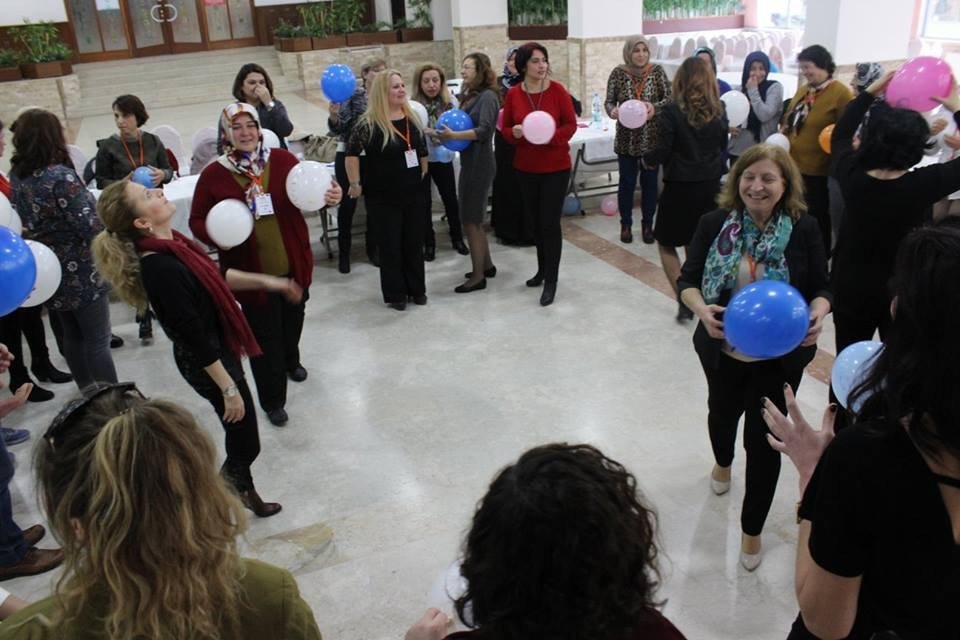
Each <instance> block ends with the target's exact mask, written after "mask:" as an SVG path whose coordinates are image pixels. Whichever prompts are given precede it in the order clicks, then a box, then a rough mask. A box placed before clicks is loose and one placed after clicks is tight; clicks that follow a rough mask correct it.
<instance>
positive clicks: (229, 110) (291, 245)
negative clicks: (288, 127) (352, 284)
mask: <svg viewBox="0 0 960 640" xmlns="http://www.w3.org/2000/svg"><path fill="white" fill-rule="evenodd" d="M221 119H222V121H223V122H222V125H223V127H222V129H223V131H224V148H225V149H226V153H224V154H223V155H222V156H220V157H219V158H218V159H217V162H215V163H213V164H211V165H209V166H208V167H207V168H206V169H204V170H203V173H201V174H200V180H198V181H197V187H196V191H194V194H193V207H192V209H191V211H190V230H191V231H193V235H194V236H195V237H196V238H198V239H199V240H201V241H203V242H205V243H207V244H209V245H214V244H215V243H214V241H213V240H212V239H211V238H210V236H209V235H208V234H207V227H206V219H207V214H208V213H209V212H210V209H211V208H213V206H214V205H215V204H217V203H218V202H221V201H223V200H228V199H236V200H240V201H242V202H246V203H247V206H249V207H250V211H251V212H252V213H253V215H254V218H255V219H256V222H254V226H253V233H251V234H250V237H249V238H248V239H247V240H246V241H245V242H243V243H241V244H239V245H237V246H236V247H232V248H230V249H222V248H221V249H220V250H219V257H220V268H221V269H222V270H223V271H224V273H226V271H227V270H228V269H231V268H232V269H242V270H243V271H250V272H254V273H263V274H266V275H271V276H278V277H283V278H292V279H293V280H295V281H296V283H297V284H298V285H299V286H300V287H301V288H302V289H303V297H302V298H300V299H298V300H297V301H296V302H291V301H290V300H289V299H286V298H285V297H284V296H282V295H280V294H279V293H276V292H270V291H251V292H247V293H241V294H240V295H238V296H237V299H238V300H239V301H240V303H241V304H242V305H243V313H244V315H245V316H246V318H247V322H248V323H250V327H251V328H252V329H253V333H254V335H255V336H256V338H257V342H259V343H260V346H261V348H262V349H263V355H262V356H259V357H256V358H251V359H250V368H251V369H252V371H253V379H254V382H256V385H257V396H258V397H259V399H260V406H261V407H262V408H263V410H264V411H266V413H267V418H268V419H269V420H270V422H271V423H272V424H274V425H275V426H278V427H279V426H282V425H284V424H286V422H287V419H288V418H287V412H286V410H285V408H284V407H285V405H286V403H287V377H288V376H289V378H290V379H291V380H293V381H294V382H302V381H304V380H306V379H307V370H306V369H304V367H303V365H302V364H301V363H300V334H301V333H302V331H303V316H304V305H305V304H306V302H307V299H309V297H310V294H309V291H308V289H309V287H310V282H311V280H312V279H313V252H312V251H311V250H310V234H309V232H308V231H307V223H306V221H305V220H304V219H303V214H302V213H301V212H300V209H298V208H297V207H296V206H295V205H294V204H293V203H292V202H290V198H289V197H287V186H286V185H287V175H288V174H289V173H290V170H291V169H293V167H295V166H296V165H297V163H298V162H299V161H298V160H297V159H296V157H294V156H293V154H291V153H290V152H288V151H286V150H284V149H269V148H267V147H266V146H265V145H264V144H263V136H262V135H261V132H260V121H259V117H258V115H257V110H256V109H255V108H254V107H252V106H250V105H249V104H247V103H244V102H236V103H233V104H230V105H227V107H226V108H225V109H224V110H223V115H222V116H221ZM326 196H327V200H326V203H327V205H328V206H335V205H337V204H338V203H339V202H340V196H341V190H340V187H339V186H338V185H337V184H336V182H334V183H333V186H332V187H331V188H330V190H329V191H327V193H326Z"/></svg>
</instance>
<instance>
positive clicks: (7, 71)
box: [0, 49, 23, 82]
mask: <svg viewBox="0 0 960 640" xmlns="http://www.w3.org/2000/svg"><path fill="white" fill-rule="evenodd" d="M22 77H23V74H22V73H20V65H19V64H18V60H17V52H16V51H13V50H11V49H0V82H8V81H10V80H19V79H20V78H22Z"/></svg>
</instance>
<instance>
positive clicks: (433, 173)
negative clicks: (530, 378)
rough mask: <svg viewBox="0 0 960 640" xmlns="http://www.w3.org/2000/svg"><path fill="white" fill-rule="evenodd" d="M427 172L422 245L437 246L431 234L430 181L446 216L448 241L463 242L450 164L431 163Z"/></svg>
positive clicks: (424, 187) (458, 205)
mask: <svg viewBox="0 0 960 640" xmlns="http://www.w3.org/2000/svg"><path fill="white" fill-rule="evenodd" d="M429 167H430V169H429V171H428V172H427V175H426V177H425V178H424V179H423V198H424V200H425V201H426V202H425V203H424V209H425V215H426V218H425V223H426V228H425V229H424V231H425V233H424V234H423V244H424V246H427V247H435V246H437V236H436V234H434V232H433V194H432V193H431V191H430V180H433V183H434V184H435V185H437V191H439V192H440V200H442V201H443V209H444V211H445V212H446V214H447V225H448V226H449V227H450V240H451V241H453V242H457V241H463V227H462V226H461V225H460V203H459V202H458V201H457V182H456V179H455V178H454V175H453V163H452V162H431V163H430V164H429Z"/></svg>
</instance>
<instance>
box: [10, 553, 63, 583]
mask: <svg viewBox="0 0 960 640" xmlns="http://www.w3.org/2000/svg"><path fill="white" fill-rule="evenodd" d="M61 562H63V549H37V548H36V547H30V548H29V549H27V553H26V554H25V555H24V556H23V559H22V560H21V561H20V562H18V563H17V564H14V565H7V566H5V567H0V580H9V579H11V578H19V577H20V576H32V575H36V574H38V573H43V572H44V571H50V569H55V568H56V567H58V566H60V563H61Z"/></svg>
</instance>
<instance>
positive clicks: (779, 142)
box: [741, 132, 790, 151]
mask: <svg viewBox="0 0 960 640" xmlns="http://www.w3.org/2000/svg"><path fill="white" fill-rule="evenodd" d="M741 135H742V134H741ZM765 142H766V143H767V144H772V145H773V146H775V147H780V148H781V149H783V150H784V151H790V138H788V137H787V136H785V135H783V134H782V133H779V132H778V133H774V134H771V135H770V137H769V138H767V139H766V140H765Z"/></svg>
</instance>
